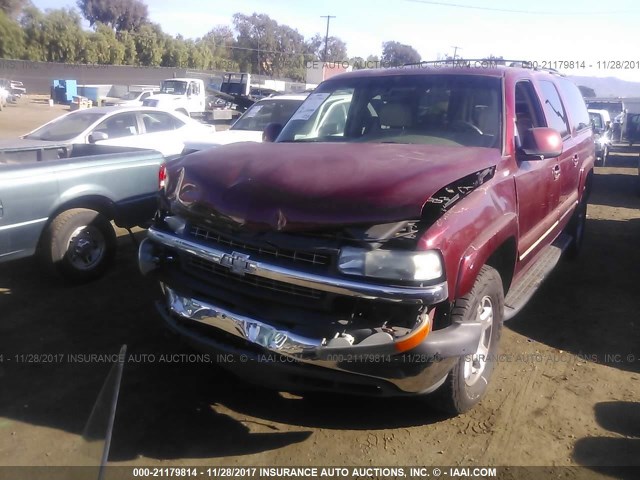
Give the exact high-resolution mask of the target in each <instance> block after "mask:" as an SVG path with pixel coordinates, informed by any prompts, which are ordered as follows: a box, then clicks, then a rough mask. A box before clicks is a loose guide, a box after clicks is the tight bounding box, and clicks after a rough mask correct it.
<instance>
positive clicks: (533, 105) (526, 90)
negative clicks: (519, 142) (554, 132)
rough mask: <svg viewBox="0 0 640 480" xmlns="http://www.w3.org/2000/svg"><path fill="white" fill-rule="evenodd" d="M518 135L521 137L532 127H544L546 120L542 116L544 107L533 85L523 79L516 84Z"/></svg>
mask: <svg viewBox="0 0 640 480" xmlns="http://www.w3.org/2000/svg"><path fill="white" fill-rule="evenodd" d="M515 96H516V102H515V107H516V118H515V121H516V135H517V136H518V138H519V139H521V138H523V136H524V135H525V134H526V133H527V132H528V131H529V129H531V128H535V127H544V126H545V122H544V120H543V116H542V109H541V107H540V102H539V100H538V95H536V92H535V90H534V89H533V85H531V82H529V81H522V82H518V83H517V84H516V90H515Z"/></svg>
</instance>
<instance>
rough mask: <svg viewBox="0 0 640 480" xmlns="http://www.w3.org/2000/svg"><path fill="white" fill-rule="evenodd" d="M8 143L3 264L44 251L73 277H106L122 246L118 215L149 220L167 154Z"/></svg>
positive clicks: (0, 229) (1, 194)
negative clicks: (118, 229)
mask: <svg viewBox="0 0 640 480" xmlns="http://www.w3.org/2000/svg"><path fill="white" fill-rule="evenodd" d="M15 145H16V143H15V142H14V141H0V263H2V262H5V261H9V260H14V259H18V258H22V257H27V256H31V255H34V254H36V253H37V254H38V255H39V257H40V258H41V259H42V260H43V261H44V262H45V263H46V264H47V265H48V266H50V267H51V268H52V269H53V270H54V271H55V272H57V273H59V274H60V275H62V276H63V277H64V278H65V279H67V280H70V281H74V282H82V281H88V280H91V279H94V278H96V277H98V276H100V275H101V274H102V273H104V271H105V270H106V269H107V267H108V266H109V263H110V262H111V260H112V259H113V257H114V254H115V250H116V234H115V230H114V228H113V226H112V224H111V222H112V221H113V222H114V223H115V224H116V225H117V226H119V227H122V228H131V227H134V226H138V225H139V226H144V225H145V224H146V223H148V222H149V221H150V220H151V218H152V217H153V214H154V212H155V210H156V195H157V192H158V188H159V182H160V181H162V175H163V172H164V162H165V157H164V156H163V155H162V154H160V153H158V152H156V151H153V150H141V149H133V148H123V147H111V146H103V145H62V144H61V145H51V143H50V142H48V143H47V144H46V145H45V144H38V142H37V141H32V142H30V143H27V144H25V142H24V141H21V142H20V144H19V147H16V146H15Z"/></svg>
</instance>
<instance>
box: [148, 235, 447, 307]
mask: <svg viewBox="0 0 640 480" xmlns="http://www.w3.org/2000/svg"><path fill="white" fill-rule="evenodd" d="M150 242H156V243H159V244H161V245H164V246H166V247H169V248H175V249H177V250H180V251H182V252H185V253H188V254H190V255H194V256H196V257H199V258H202V259H204V260H207V261H209V262H213V263H216V264H218V265H222V266H224V267H227V268H229V269H230V270H231V271H232V272H234V273H237V274H238V275H245V274H246V275H255V276H257V277H262V278H267V279H270V280H276V281H279V282H283V283H291V284H294V285H299V286H302V287H307V288H313V289H316V290H322V291H325V292H330V293H336V294H338V295H346V296H352V297H359V298H363V299H367V300H385V301H389V302H413V303H417V304H424V305H434V304H436V303H440V302H443V301H444V300H446V299H447V298H448V296H449V291H448V289H447V282H442V283H439V284H437V285H429V286H426V287H408V286H407V287H404V286H387V285H381V284H373V283H366V282H358V281H353V280H347V279H343V278H338V277H331V276H326V275H318V274H315V273H311V272H305V271H302V270H293V269H290V268H286V267H280V266H277V265H272V264H269V263H265V262H261V261H258V260H253V259H251V257H250V256H248V255H244V256H243V255H239V254H237V253H236V252H233V251H232V250H228V249H222V248H219V247H216V248H214V247H211V246H209V245H203V244H201V243H198V242H194V241H191V240H187V239H185V238H182V237H180V236H178V235H175V234H171V233H167V232H162V231H160V230H157V229H155V228H153V227H151V228H149V231H148V233H147V239H145V240H144V241H143V242H142V244H141V245H140V250H139V255H138V262H139V265H140V270H141V271H142V273H143V274H145V273H147V272H149V271H152V270H153V269H155V268H157V259H155V258H154V254H153V243H150Z"/></svg>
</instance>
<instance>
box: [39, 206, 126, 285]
mask: <svg viewBox="0 0 640 480" xmlns="http://www.w3.org/2000/svg"><path fill="white" fill-rule="evenodd" d="M41 249H42V257H43V259H44V261H45V262H46V263H47V264H48V266H49V267H51V268H53V270H54V271H55V272H56V273H58V274H60V275H61V276H62V277H63V278H65V279H67V280H70V281H73V282H86V281H89V280H93V279H95V278H97V277H99V276H100V275H102V274H103V273H104V271H105V270H106V269H107V267H108V266H109V264H110V263H111V261H112V260H113V258H114V255H115V252H116V235H115V232H114V230H113V227H112V226H111V222H110V221H109V220H108V219H107V218H106V217H105V216H104V215H102V214H101V213H99V212H96V211H95V210H89V209H86V208H73V209H71V210H67V211H65V212H62V213H61V214H59V215H58V216H57V217H56V218H54V219H53V221H52V222H51V224H50V225H49V227H48V228H47V231H46V232H45V236H44V237H43V241H42V244H41Z"/></svg>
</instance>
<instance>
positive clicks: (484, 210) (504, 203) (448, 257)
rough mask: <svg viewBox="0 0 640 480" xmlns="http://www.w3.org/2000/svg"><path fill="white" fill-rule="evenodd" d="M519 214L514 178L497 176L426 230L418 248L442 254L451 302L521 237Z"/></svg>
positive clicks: (463, 292) (467, 290) (467, 289)
mask: <svg viewBox="0 0 640 480" xmlns="http://www.w3.org/2000/svg"><path fill="white" fill-rule="evenodd" d="M516 211H517V210H516V193H515V185H514V182H513V178H512V177H511V176H503V175H500V176H498V175H496V177H495V178H494V179H493V180H491V181H490V182H488V183H487V184H485V185H482V186H481V187H479V188H477V189H476V190H475V191H473V192H471V193H470V194H469V195H467V196H466V197H465V198H463V199H462V200H460V201H459V202H458V203H456V204H455V205H454V206H453V207H452V208H451V210H449V211H448V212H446V213H445V214H444V215H443V216H442V217H441V218H439V219H438V220H437V221H436V222H435V223H434V224H433V225H432V226H431V227H430V228H429V229H427V231H426V232H425V234H424V235H423V236H422V238H421V239H420V242H419V245H418V247H419V249H421V250H427V249H438V250H440V251H441V252H442V255H443V257H444V262H445V272H446V277H447V287H448V289H449V301H451V302H453V301H455V300H456V299H457V298H460V297H461V296H463V295H465V294H467V293H468V292H469V291H470V290H471V288H472V287H473V284H474V282H475V279H476V277H477V275H478V273H479V271H480V269H481V268H482V266H483V265H484V264H485V263H486V262H487V260H488V259H489V258H490V257H491V255H492V254H493V253H494V252H495V251H496V250H497V249H498V248H499V247H500V246H501V245H502V244H503V243H504V242H505V241H507V240H508V239H509V238H511V237H513V238H515V239H517V238H518V217H517V213H516ZM514 267H515V264H514Z"/></svg>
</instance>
